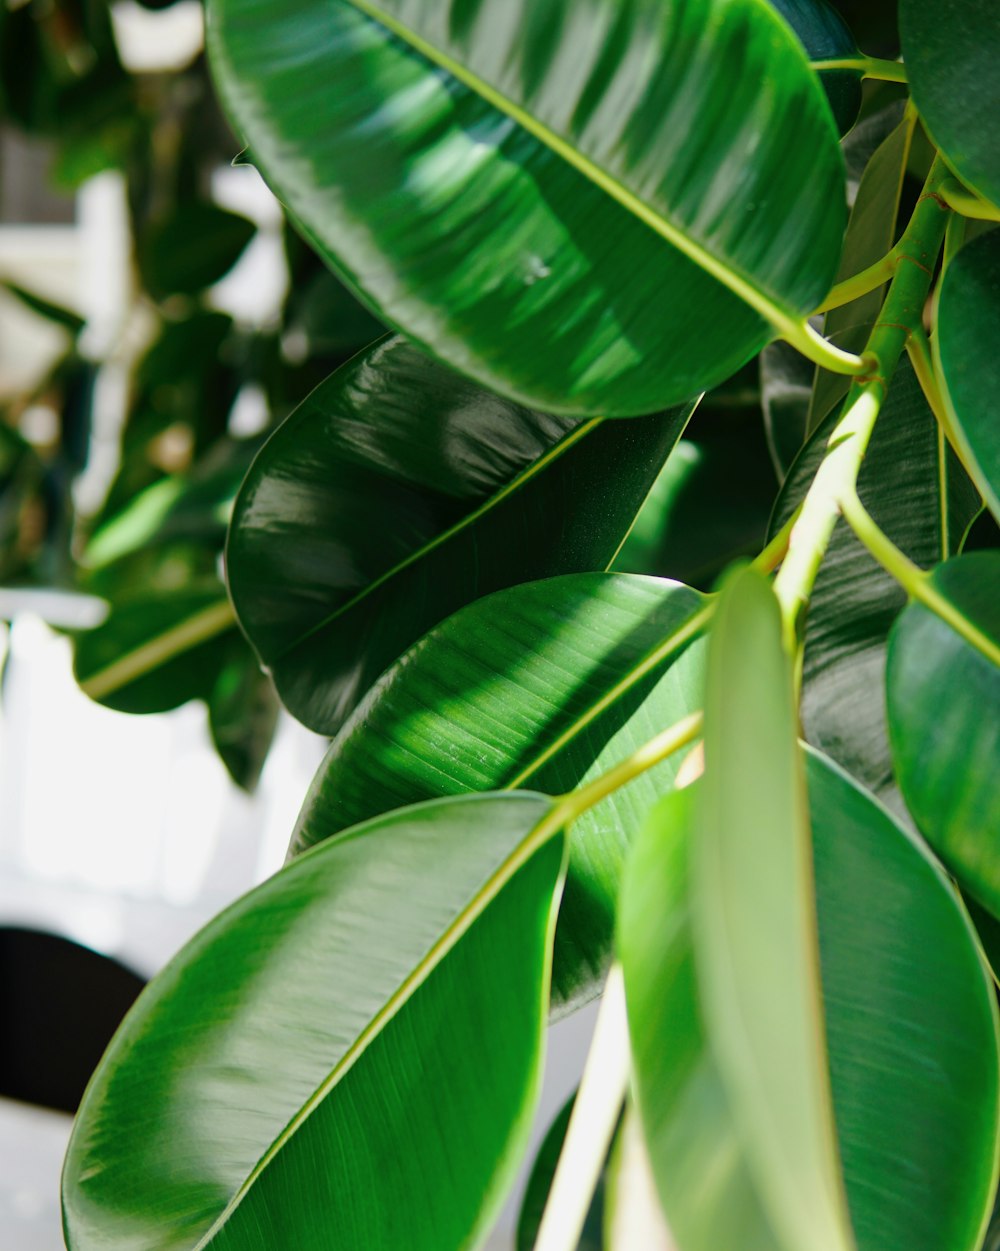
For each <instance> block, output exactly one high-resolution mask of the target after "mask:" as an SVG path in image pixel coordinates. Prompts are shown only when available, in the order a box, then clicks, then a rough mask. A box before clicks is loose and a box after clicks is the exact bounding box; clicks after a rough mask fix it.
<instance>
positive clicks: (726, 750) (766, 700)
mask: <svg viewBox="0 0 1000 1251" xmlns="http://www.w3.org/2000/svg"><path fill="white" fill-rule="evenodd" d="M748 658H750V659H749V660H748ZM792 668H793V666H792V660H791V658H790V657H789V656H788V655H787V653H786V652H785V649H784V646H783V643H782V625H781V614H780V611H779V608H778V601H777V599H776V598H775V595H774V592H773V591H772V589H771V586H770V584H769V582H768V581H767V579H766V578H765V577H764V575H763V574H760V573H757V572H756V571H754V570H752V569H746V570H742V571H740V572H738V573H736V574H735V575H733V576H731V577H730V579H729V580H728V581H727V582H726V584H725V585H724V587H723V590H722V594H721V596H720V599H719V604H718V607H717V609H716V612H715V616H714V618H713V621H712V633H711V636H710V639H709V648H708V674H707V684H706V694H705V772H704V778H703V780H702V782H701V784H700V786H699V795H698V802H697V804H696V806H695V813H694V834H693V838H694V845H693V848H692V862H691V877H690V886H689V896H690V907H691V924H692V931H693V936H694V956H695V967H696V970H697V976H698V988H699V1002H700V1007H701V1011H702V1013H703V1017H704V1022H705V1027H706V1030H707V1033H708V1037H709V1040H710V1044H711V1048H712V1051H713V1054H714V1056H715V1061H716V1063H717V1065H718V1070H719V1077H720V1080H721V1083H722V1087H723V1090H724V1091H725V1095H726V1100H727V1103H728V1104H729V1106H730V1109H731V1114H732V1118H733V1122H734V1124H735V1126H736V1129H737V1132H738V1134H739V1135H740V1137H741V1139H742V1142H743V1146H744V1150H745V1152H746V1161H747V1168H748V1171H749V1175H750V1179H751V1181H752V1183H753V1186H754V1189H755V1191H756V1193H757V1195H758V1196H759V1198H760V1202H761V1206H762V1209H763V1212H764V1213H765V1216H766V1220H767V1223H768V1224H769V1225H770V1226H771V1228H772V1229H773V1230H774V1232H775V1233H776V1235H777V1236H778V1238H779V1241H780V1242H781V1243H783V1244H784V1245H785V1246H787V1247H800V1248H804V1249H814V1251H850V1249H851V1247H852V1241H853V1240H852V1237H851V1232H850V1221H849V1219H848V1215H847V1209H846V1205H845V1203H844V1197H843V1192H842V1187H841V1184H840V1179H839V1175H838V1163H839V1162H838V1160H837V1148H836V1136H835V1130H834V1121H833V1107H832V1099H831V1094H830V1085H829V1075H828V1072H827V1068H826V1054H825V1046H824V1038H823V1028H822V1009H821V1002H822V991H821V988H820V969H819V952H818V949H817V938H816V914H815V901H814V897H813V877H812V856H811V837H810V826H809V806H808V799H807V795H806V785H805V770H804V765H803V761H802V753H801V749H800V747H799V744H798V741H797V737H796V730H797V717H796V708H795V695H794V689H793V688H794V682H793V675H792Z"/></svg>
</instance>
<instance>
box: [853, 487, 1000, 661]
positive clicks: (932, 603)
mask: <svg viewBox="0 0 1000 1251" xmlns="http://www.w3.org/2000/svg"><path fill="white" fill-rule="evenodd" d="M840 507H841V511H842V512H843V515H844V517H845V519H846V521H847V523H848V525H849V526H850V527H851V529H852V530H853V531H854V533H855V534H856V535H857V536H858V538H859V539H860V540H861V542H862V543H863V544H864V545H865V547H866V548H867V549H868V551H869V552H871V554H872V555H873V556H874V557H875V559H876V560H877V561H878V563H879V564H880V565H881V566H882V568H883V569H884V570H885V571H886V573H888V574H890V575H891V576H892V577H893V578H895V580H896V581H897V582H898V583H899V585H900V586H901V587H902V588H903V590H904V591H906V593H907V594H908V595H909V596H910V598H911V599H915V600H917V601H918V602H919V603H921V604H923V605H924V607H925V608H929V609H930V611H931V612H932V613H934V615H935V616H937V617H940V618H941V620H942V621H944V622H945V623H946V624H947V625H949V626H951V628H952V629H953V630H954V631H955V633H956V634H958V635H959V636H960V637H961V638H963V639H965V641H966V642H967V643H968V644H969V646H970V647H974V648H975V649H976V651H977V652H979V653H980V655H982V656H985V657H986V659H987V660H989V661H992V663H993V664H995V665H996V666H997V667H998V668H1000V645H998V644H997V643H995V642H994V641H993V639H991V638H990V637H989V635H987V634H985V633H984V632H983V631H982V630H980V629H979V627H978V626H977V625H976V624H975V623H974V622H972V621H970V620H969V618H968V617H966V616H965V615H964V614H963V613H961V612H959V610H958V609H957V608H956V607H955V605H954V604H953V603H952V602H951V601H950V600H949V599H947V598H946V597H945V596H944V595H942V594H941V592H940V591H939V590H938V589H937V587H936V586H935V585H934V580H933V578H932V577H931V575H930V574H929V573H927V572H926V571H925V570H923V569H921V568H920V567H919V565H915V564H914V563H913V561H912V560H910V558H909V556H907V555H906V554H905V553H904V552H901V551H900V550H899V548H898V547H897V546H896V545H895V543H893V542H892V540H891V539H890V538H889V536H888V535H887V534H885V533H884V531H882V530H880V529H879V528H878V526H877V525H876V524H875V522H874V521H873V520H872V517H871V514H870V513H869V512H868V510H867V509H866V508H865V506H864V505H863V504H862V503H861V500H860V498H859V497H858V493H857V491H855V490H850V491H845V493H844V495H843V497H842V499H841V501H840Z"/></svg>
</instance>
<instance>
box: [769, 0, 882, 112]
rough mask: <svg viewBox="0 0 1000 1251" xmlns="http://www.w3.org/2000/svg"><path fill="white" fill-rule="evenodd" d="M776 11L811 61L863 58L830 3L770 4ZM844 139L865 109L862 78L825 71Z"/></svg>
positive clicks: (774, 0) (789, 0) (794, 0)
mask: <svg viewBox="0 0 1000 1251" xmlns="http://www.w3.org/2000/svg"><path fill="white" fill-rule="evenodd" d="M769 3H770V4H771V6H772V8H774V9H776V10H777V12H778V13H780V14H781V16H782V17H783V18H784V19H785V21H786V22H787V23H788V24H789V26H791V28H792V30H794V31H795V33H796V35H798V37H799V40H800V42H801V43H802V46H803V48H805V50H806V53H807V55H808V57H809V60H810V61H834V60H840V59H842V58H845V57H857V56H860V55H861V54H860V52H859V51H858V45H857V42H856V40H855V38H854V36H853V35H852V34H851V32H850V30H849V28H848V26H847V23H846V22H845V21H844V19H843V17H841V15H840V14H839V13H838V12H837V10H836V9H835V8H834V7H833V5H832V4H828V3H827V0H769ZM819 79H820V82H821V83H822V84H823V90H824V91H825V92H826V98H827V100H828V101H829V102H830V108H831V109H832V110H833V116H834V120H835V121H836V123H837V130H838V131H839V132H840V134H842V135H846V134H847V132H848V131H849V130H850V129H851V127H852V126H853V125H854V122H855V119H856V118H857V116H858V110H859V109H860V108H861V75H860V73H858V71H857V70H823V71H822V72H821V73H820V76H819Z"/></svg>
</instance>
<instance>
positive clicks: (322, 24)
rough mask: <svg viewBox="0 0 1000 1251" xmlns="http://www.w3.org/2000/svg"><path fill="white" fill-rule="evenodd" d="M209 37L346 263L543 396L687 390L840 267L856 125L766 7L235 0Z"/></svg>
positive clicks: (634, 396) (267, 156)
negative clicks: (835, 115)
mask: <svg viewBox="0 0 1000 1251" xmlns="http://www.w3.org/2000/svg"><path fill="white" fill-rule="evenodd" d="M209 44H210V51H211V54H212V63H213V68H214V72H215V78H216V82H217V84H218V88H219V91H220V94H221V95H222V98H223V100H224V101H225V103H226V105H227V107H228V109H229V111H230V114H231V115H232V117H233V119H234V121H235V123H236V126H237V127H238V129H240V130H241V131H245V132H246V134H247V137H248V138H249V140H250V142H251V143H252V144H253V150H254V154H255V157H256V159H258V160H259V162H260V166H261V169H262V171H263V173H264V175H265V177H266V178H267V180H268V181H269V182H270V183H271V185H272V186H273V187H274V188H275V190H276V191H277V193H278V196H279V198H280V199H281V200H282V201H283V203H286V204H287V205H289V207H290V208H291V211H292V213H293V215H294V216H295V217H296V218H297V219H298V221H299V223H300V224H301V226H302V228H303V229H304V230H305V232H306V233H307V234H308V235H309V237H310V238H311V239H312V240H313V242H314V243H315V245H316V246H317V248H318V249H319V250H320V251H321V253H322V254H323V255H324V256H325V257H326V258H327V259H328V260H329V261H330V262H331V264H333V265H334V266H335V267H336V269H337V270H338V272H339V273H340V274H341V275H342V276H343V277H344V278H345V279H346V280H347V281H348V283H349V284H350V285H351V286H353V287H354V288H356V289H357V290H359V291H361V292H363V293H364V296H365V297H366V299H367V300H368V302H369V303H370V304H371V305H372V307H373V308H375V310H376V311H377V312H378V314H379V316H380V317H382V318H383V319H384V320H386V321H387V322H388V323H389V324H392V325H396V326H398V327H399V328H400V329H401V330H403V331H404V332H405V333H406V334H407V335H409V336H410V337H412V338H413V339H415V340H416V341H417V342H418V343H420V344H421V345H422V346H423V347H425V348H426V349H427V350H429V351H431V352H433V353H434V354H435V355H437V356H438V357H440V358H441V359H442V360H445V361H447V362H449V363H450V364H451V365H453V366H454V367H456V368H458V369H460V370H462V371H463V372H465V373H467V374H469V375H470V376H472V377H474V378H475V379H476V380H477V381H479V382H481V383H483V384H485V385H486V386H488V387H490V388H491V389H492V390H495V391H498V392H499V393H501V394H505V395H508V396H511V397H513V398H515V399H517V400H519V401H521V402H524V403H527V404H531V405H534V406H537V407H540V408H544V409H547V410H551V411H558V412H566V413H572V414H578V415H602V416H607V415H610V416H620V415H629V414H639V413H647V412H651V411H654V410H656V409H659V408H663V407H665V406H666V405H668V404H675V403H678V402H680V401H683V400H685V399H687V398H688V397H690V396H692V395H694V394H696V393H698V392H699V391H703V390H705V389H707V388H709V387H711V386H712V385H714V384H715V383H717V382H720V381H721V380H722V379H723V378H725V377H727V376H728V375H730V374H731V373H733V371H734V369H736V368H737V367H738V366H739V365H741V364H742V363H743V362H744V361H746V360H748V359H749V358H750V357H751V356H752V355H753V354H754V353H755V352H756V351H758V350H759V349H760V347H761V346H762V345H763V344H764V343H765V342H766V341H767V339H768V338H770V337H773V331H772V330H771V329H770V328H769V326H768V324H767V322H766V320H765V318H771V319H773V320H774V321H776V322H781V321H783V320H787V319H791V320H793V321H795V322H799V321H801V318H802V316H803V315H804V314H805V313H807V312H808V311H809V310H810V309H811V308H813V307H815V305H816V304H817V303H818V302H819V300H820V299H821V298H822V296H823V295H824V293H825V291H826V289H827V288H828V286H829V284H830V281H831V279H832V276H833V270H834V269H835V267H836V261H837V254H838V252H839V249H840V241H841V236H842V232H843V203H842V196H841V187H842V180H843V169H842V165H841V160H840V155H839V153H838V151H837V146H836V132H835V128H834V125H833V122H832V119H831V115H830V112H829V108H828V106H827V104H826V101H825V100H824V99H823V94H822V89H821V87H820V85H819V83H818V81H817V79H816V77H815V76H814V75H813V74H812V73H811V72H810V71H809V68H808V64H807V62H806V58H805V55H804V53H803V50H802V48H801V46H800V45H799V44H798V42H797V40H796V38H795V36H794V35H793V34H792V32H791V30H790V29H789V28H788V27H787V26H786V25H785V23H784V22H783V21H781V20H780V19H779V18H778V17H777V16H776V15H775V14H774V12H773V11H772V9H771V8H770V7H769V6H768V4H767V3H766V0H703V2H702V3H699V4H697V5H690V4H685V3H681V0H665V2H664V3H660V4H656V5H650V4H648V3H646V2H645V0H625V2H624V3H623V2H622V0H587V2H586V3H585V4H577V5H573V6H568V5H566V4H565V2H564V0H530V3H529V2H528V0H510V2H509V3H504V4H502V5H498V4H496V3H495V2H494V0H472V2H471V3H470V2H468V0H418V2H416V3H414V2H413V0H335V2H334V3H330V2H329V0H294V2H292V3H290V2H289V0H213V2H212V3H211V4H210V5H209ZM765 82H766V83H767V84H768V90H767V91H761V90H760V84H761V83H765ZM734 204H735V205H737V206H738V211H734ZM668 293H669V294H668ZM746 301H750V302H751V303H752V305H753V307H751V303H747V302H746ZM755 310H756V311H755Z"/></svg>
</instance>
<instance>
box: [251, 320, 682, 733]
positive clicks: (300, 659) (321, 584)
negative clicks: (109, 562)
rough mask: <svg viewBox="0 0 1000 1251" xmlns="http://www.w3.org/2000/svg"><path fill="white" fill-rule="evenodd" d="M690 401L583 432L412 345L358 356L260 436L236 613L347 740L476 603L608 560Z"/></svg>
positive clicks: (280, 675) (296, 694)
mask: <svg viewBox="0 0 1000 1251" xmlns="http://www.w3.org/2000/svg"><path fill="white" fill-rule="evenodd" d="M691 409H692V406H691V405H687V406H685V407H684V408H683V409H676V410H672V411H671V412H669V413H663V414H658V415H656V416H652V417H645V418H642V419H641V420H639V421H635V422H600V421H593V422H586V423H577V422H575V421H573V420H571V419H570V418H566V417H551V416H545V415H543V414H540V413H535V412H531V411H530V410H528V409H524V408H520V407H518V406H517V405H515V404H511V403H510V402H509V401H506V400H501V399H498V398H497V397H496V396H494V395H489V394H487V393H486V392H484V391H482V390H480V389H479V388H478V387H475V386H473V385H472V384H471V383H469V382H466V380H465V379H464V378H462V377H460V376H459V375H458V374H455V373H453V372H452V371H451V370H449V369H445V368H444V367H443V366H441V365H438V364H437V363H436V362H435V361H432V360H431V359H430V358H428V357H427V356H425V355H424V354H423V353H421V352H418V351H417V350H416V349H415V348H413V347H411V346H410V345H409V344H407V343H406V342H404V341H403V340H401V339H389V340H384V341H382V342H380V343H378V344H376V345H375V346H374V347H372V348H369V349H367V350H366V351H365V352H362V353H361V354H360V355H359V356H356V357H355V358H354V360H352V361H351V362H350V363H349V364H347V365H345V366H344V367H343V368H342V369H339V370H337V372H336V373H334V374H333V375H332V376H331V377H330V378H329V379H328V380H327V381H326V382H325V383H323V384H322V385H321V386H320V387H319V388H317V390H316V391H314V392H313V394H312V396H311V397H310V398H309V399H308V400H307V401H306V402H305V403H304V404H303V405H302V406H301V407H300V408H299V409H298V410H297V411H296V412H295V413H294V414H293V415H292V416H291V417H290V418H289V419H288V421H286V422H285V423H284V425H282V426H281V427H280V428H279V430H278V431H277V432H276V433H275V434H274V435H273V436H272V438H271V439H270V441H269V442H268V443H267V444H265V446H264V449H263V451H262V452H261V454H260V455H259V456H258V458H257V460H256V461H255V462H254V465H253V467H252V468H251V470H250V473H249V475H248V476H247V479H246V481H245V482H244V484H243V487H242V489H241V491H240V495H239V498H238V499H237V502H236V508H235V511H234V514H233V522H232V526H231V529H230V537H229V546H228V553H227V573H228V578H229V587H230V591H231V594H232V597H233V603H234V605H235V607H236V611H237V613H238V615H239V618H240V623H241V624H242V626H243V628H244V630H245V631H246V634H247V636H248V637H249V639H250V640H251V642H252V643H253V645H254V647H255V648H256V649H257V652H258V654H259V656H260V658H261V660H262V662H263V663H264V664H265V665H267V666H268V668H269V669H270V671H271V673H272V674H273V676H274V681H275V685H276V686H277V689H278V693H279V695H280V696H281V698H282V700H283V701H284V703H285V705H286V706H287V707H288V708H289V710H290V711H291V712H292V713H293V714H294V715H295V716H297V717H298V718H299V719H300V720H301V721H304V722H305V723H306V724H307V725H309V726H311V727H312V728H313V729H315V730H318V731H319V732H320V733H325V734H334V733H336V731H337V730H338V729H339V728H340V726H341V724H342V723H343V721H344V718H345V717H346V716H347V714H348V713H350V711H351V710H352V709H353V708H354V707H355V706H356V704H357V703H358V700H359V699H360V698H361V697H362V696H363V695H364V693H365V691H366V690H367V689H368V688H369V687H370V686H371V685H372V683H373V682H374V681H375V679H376V678H377V677H378V675H379V674H380V673H381V672H382V670H383V669H385V667H386V666H387V665H388V664H390V663H391V662H392V661H394V660H395V659H396V658H397V657H398V656H399V655H400V653H402V652H403V651H404V650H405V649H406V648H407V647H409V646H410V644H411V643H413V642H415V641H416V639H418V638H419V637H420V635H422V634H423V633H424V632H425V631H427V630H429V629H430V628H431V627H432V626H435V625H437V624H438V622H439V621H441V620H443V619H444V618H445V617H447V616H449V615H450V614H451V613H453V612H454V611H455V610H456V609H458V608H461V607H462V606H463V605H464V604H467V603H468V602H470V601H471V600H474V599H476V598H478V597H479V596H481V595H485V594H487V593H489V592H490V591H496V590H500V589H501V588H503V587H507V586H510V585H512V584H515V583H518V582H524V581H529V580H531V579H533V578H543V577H548V576H551V575H553V574H557V573H574V572H582V571H584V570H588V571H589V570H594V569H603V568H606V567H607V565H608V564H609V563H610V562H611V560H612V559H613V558H614V556H615V553H616V552H617V551H618V548H619V546H620V545H621V543H622V541H623V539H624V538H625V536H626V534H627V533H628V530H629V527H630V526H631V524H632V522H633V520H634V519H635V515H636V513H637V512H638V511H639V508H640V507H641V505H642V502H643V500H644V499H645V498H646V494H647V493H648V491H649V489H650V487H651V486H652V484H653V482H654V480H655V478H656V474H657V472H658V471H659V468H660V466H661V465H662V464H663V462H664V460H665V459H666V458H667V456H668V454H669V453H670V450H671V449H672V448H673V446H674V444H675V443H676V441H677V439H678V438H679V437H680V434H681V432H682V431H683V429H684V426H685V424H686V422H687V420H688V417H689V416H690V413H691ZM611 467H613V468H614V472H613V473H612V472H610V469H611Z"/></svg>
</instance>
